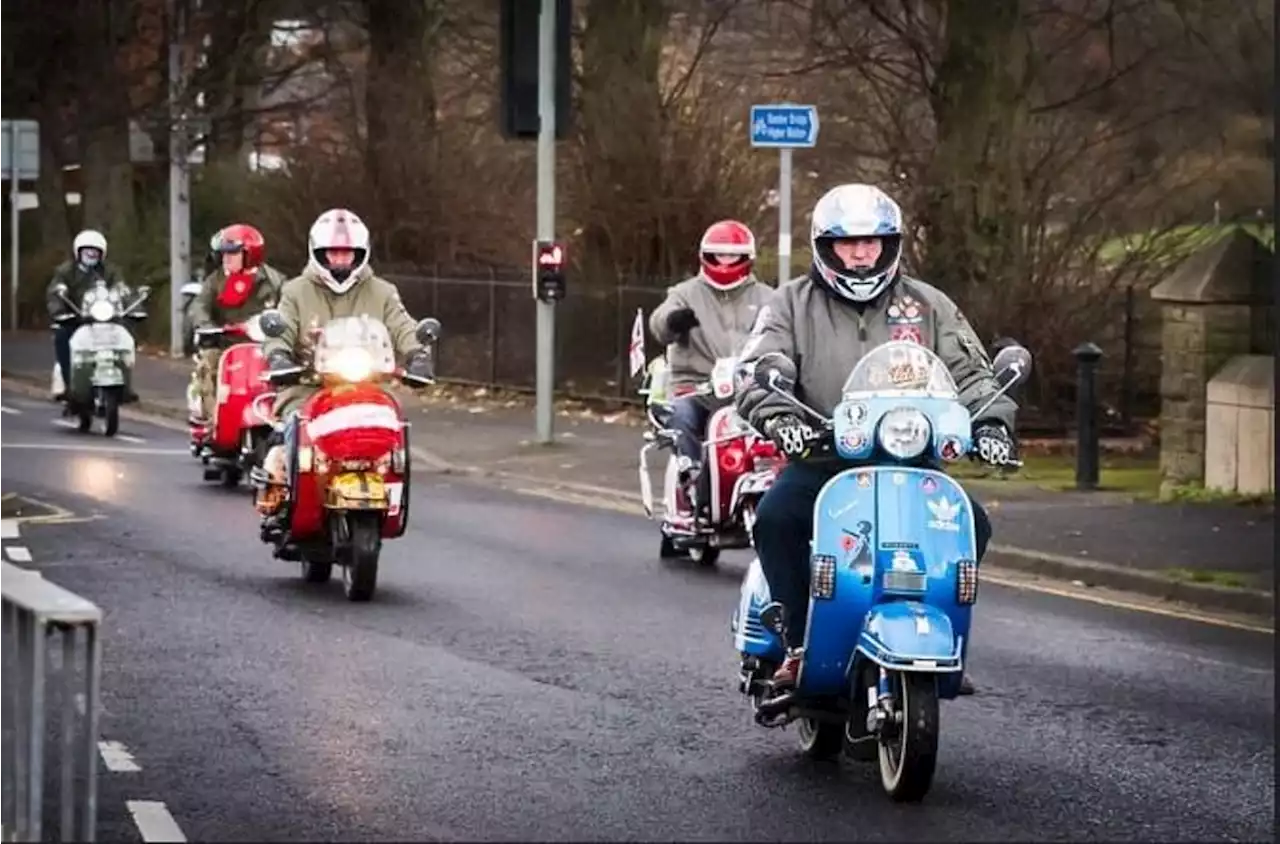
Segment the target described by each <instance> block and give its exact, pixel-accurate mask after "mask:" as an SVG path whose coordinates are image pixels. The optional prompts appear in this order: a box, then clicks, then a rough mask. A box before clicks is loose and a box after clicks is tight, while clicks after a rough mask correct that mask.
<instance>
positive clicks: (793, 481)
mask: <svg viewBox="0 0 1280 844" xmlns="http://www.w3.org/2000/svg"><path fill="white" fill-rule="evenodd" d="M847 468H848V466H847V465H844V464H840V463H827V464H819V463H789V464H787V466H786V468H785V469H783V470H782V472H781V474H779V475H778V478H777V480H775V481H774V483H773V486H772V487H770V489H769V491H768V492H766V493H765V494H764V497H763V498H761V499H760V506H759V508H758V509H757V510H756V524H755V530H754V531H753V532H752V538H753V539H754V540H755V548H756V553H757V554H758V555H759V557H760V568H761V570H762V571H763V572H764V577H765V580H766V581H768V583H769V594H770V596H771V597H772V598H773V600H775V601H778V602H779V603H781V604H782V605H783V606H784V607H786V609H787V641H786V645H787V647H788V648H798V647H801V646H802V645H803V644H804V629H805V620H806V618H807V617H808V614H809V574H810V571H809V556H810V555H809V542H810V540H812V539H813V502H814V500H815V499H817V497H818V493H819V492H821V490H822V487H823V485H824V484H825V483H826V482H827V481H829V480H831V478H832V477H833V476H834V475H836V474H837V473H839V472H842V471H844V470H845V469H847ZM970 501H972V503H973V527H974V533H975V536H974V539H975V541H976V543H977V546H978V559H979V560H981V559H982V557H983V555H984V554H986V551H987V543H989V542H990V541H991V520H990V519H989V518H988V517H987V511H986V510H984V509H983V507H982V505H981V504H979V503H978V502H977V501H975V500H973V499H972V498H971V499H970Z"/></svg>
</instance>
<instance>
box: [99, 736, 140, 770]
mask: <svg viewBox="0 0 1280 844" xmlns="http://www.w3.org/2000/svg"><path fill="white" fill-rule="evenodd" d="M98 752H99V753H101V754H102V762H103V764H104V765H106V766H107V770H108V771H113V772H114V773H117V774H123V773H131V772H134V771H141V770H142V768H141V767H140V766H139V765H138V763H137V762H135V761H134V759H133V754H132V753H130V752H129V750H128V748H126V747H125V746H124V745H123V744H121V743H120V742H118V741H100V742H98Z"/></svg>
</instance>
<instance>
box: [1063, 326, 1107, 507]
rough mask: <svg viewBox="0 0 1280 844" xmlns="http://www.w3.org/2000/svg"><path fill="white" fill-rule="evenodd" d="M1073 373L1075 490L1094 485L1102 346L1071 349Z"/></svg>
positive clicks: (1096, 486) (1096, 475)
mask: <svg viewBox="0 0 1280 844" xmlns="http://www.w3.org/2000/svg"><path fill="white" fill-rule="evenodd" d="M1071 354H1073V355H1075V358H1076V364H1077V370H1076V371H1077V376H1076V489H1097V488H1098V392H1097V386H1098V385H1097V376H1098V361H1099V360H1101V359H1102V349H1100V348H1098V346H1097V344H1095V343H1081V344H1080V345H1079V346H1076V347H1075V348H1074V349H1072V350H1071Z"/></svg>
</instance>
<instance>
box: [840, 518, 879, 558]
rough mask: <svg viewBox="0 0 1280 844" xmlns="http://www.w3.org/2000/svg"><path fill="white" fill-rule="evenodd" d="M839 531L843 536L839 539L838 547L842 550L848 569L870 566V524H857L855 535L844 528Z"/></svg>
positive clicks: (865, 522) (864, 522)
mask: <svg viewBox="0 0 1280 844" xmlns="http://www.w3.org/2000/svg"><path fill="white" fill-rule="evenodd" d="M841 530H844V534H845V535H844V536H842V537H840V547H841V548H842V549H843V550H844V554H845V560H846V561H847V563H848V567H849V568H851V569H853V568H857V567H858V566H868V565H871V522H867V521H862V522H858V530H857V532H856V533H855V532H854V531H851V530H845V529H844V528H841Z"/></svg>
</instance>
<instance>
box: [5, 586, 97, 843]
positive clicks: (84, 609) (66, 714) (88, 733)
mask: <svg viewBox="0 0 1280 844" xmlns="http://www.w3.org/2000/svg"><path fill="white" fill-rule="evenodd" d="M0 566H2V567H3V568H2V569H0V592H2V593H3V598H4V600H3V625H4V627H3V636H2V639H3V643H2V644H3V655H2V656H0V668H2V669H3V679H2V680H0V695H3V714H2V717H0V720H2V721H3V763H0V764H3V776H0V781H2V783H3V818H2V822H3V823H2V825H3V830H4V836H3V837H4V841H41V840H53V839H52V836H46V835H45V834H44V829H45V827H46V826H49V827H52V826H53V822H54V816H56V818H57V822H58V827H59V835H58V839H57V840H60V841H93V840H94V838H95V835H96V833H97V818H98V788H97V782H98V780H97V773H98V756H97V755H98V680H99V671H100V656H101V643H100V639H99V629H100V625H101V623H102V611H101V610H100V609H99V608H98V607H97V606H96V605H94V604H92V603H90V602H89V601H87V600H85V599H84V598H81V597H80V596H79V595H76V594H74V593H72V592H68V591H67V590H66V589H63V588H62V587H60V586H57V585H55V584H53V583H50V582H48V581H47V580H45V579H44V578H43V577H41V576H40V574H39V573H37V572H32V571H28V570H26V569H21V568H18V567H17V566H14V565H11V564H9V563H0ZM51 679H52V680H54V682H49V681H50V680H51ZM50 736H59V737H60V739H61V740H60V741H59V742H58V746H59V750H58V752H57V753H56V754H54V757H55V760H56V764H55V765H54V766H52V767H50V768H46V766H45V761H46V756H48V755H49V754H48V753H47V751H46V747H45V739H46V738H47V737H50ZM59 782H60V785H59V784H58V783H59ZM46 786H49V791H50V792H52V791H53V790H54V788H57V790H58V799H57V801H56V802H50V805H49V806H48V807H46V801H45V792H46ZM46 808H48V810H49V815H50V817H48V818H46ZM46 821H48V823H47V824H46Z"/></svg>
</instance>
